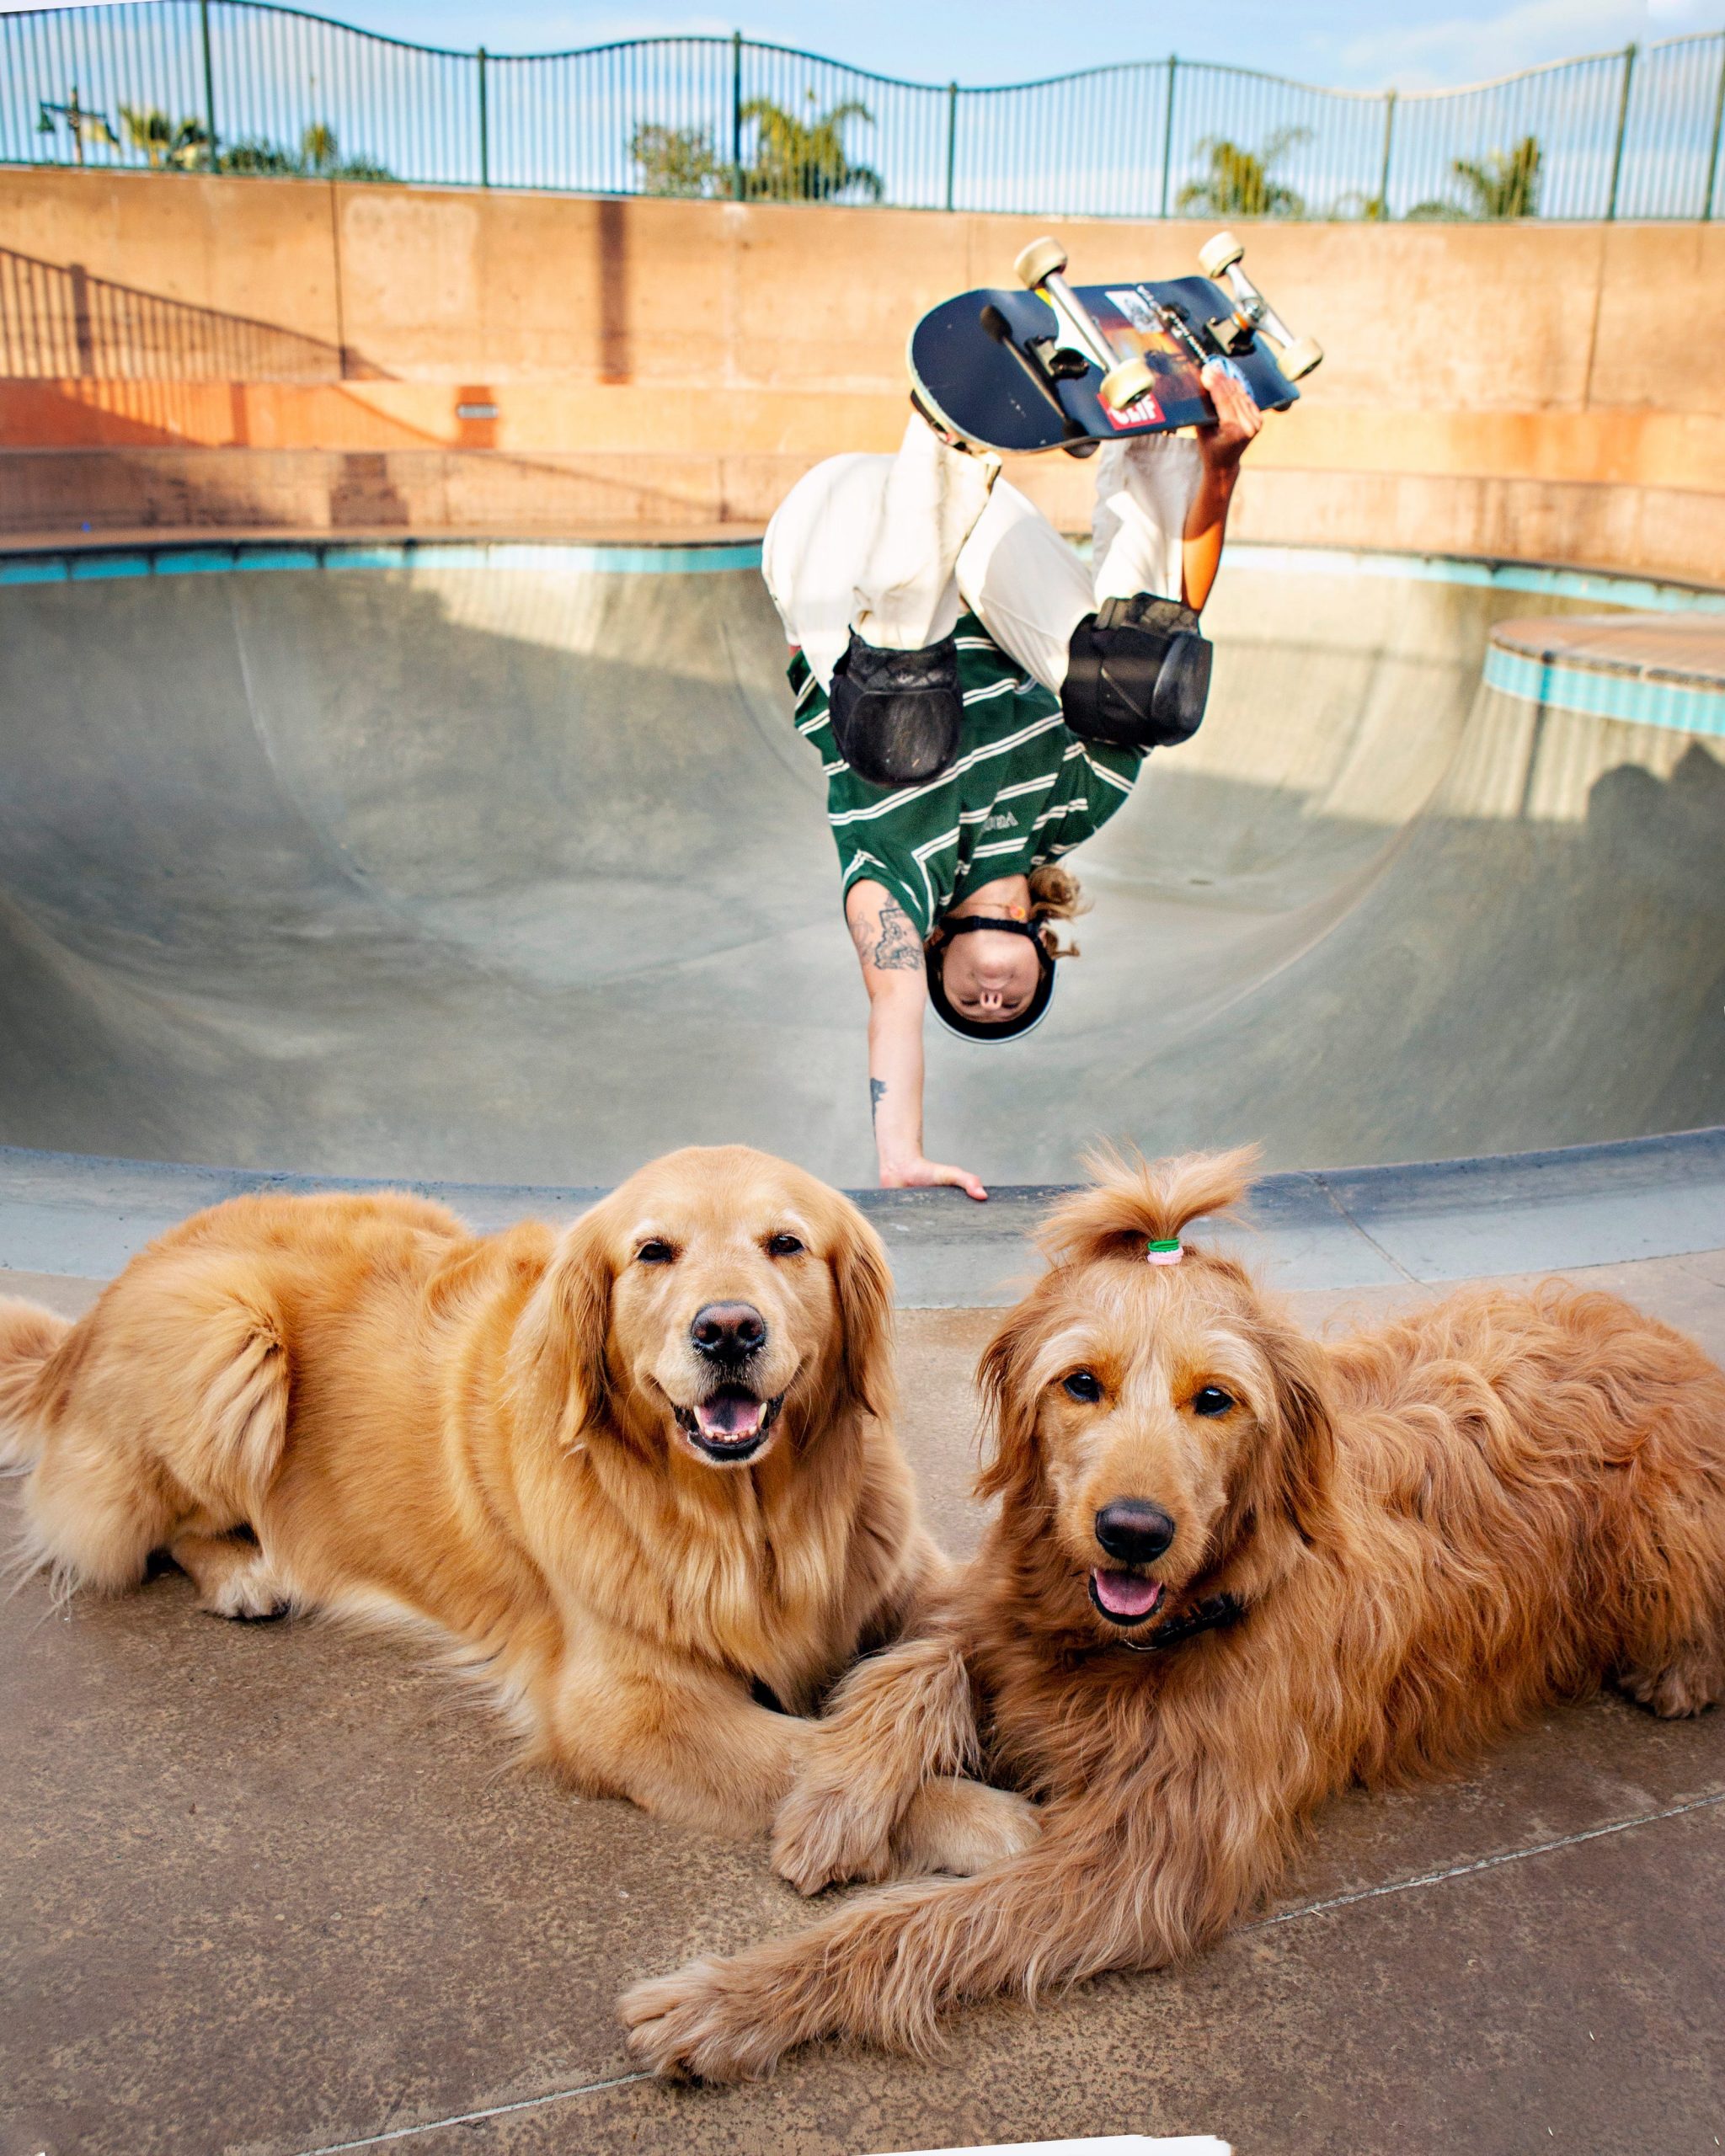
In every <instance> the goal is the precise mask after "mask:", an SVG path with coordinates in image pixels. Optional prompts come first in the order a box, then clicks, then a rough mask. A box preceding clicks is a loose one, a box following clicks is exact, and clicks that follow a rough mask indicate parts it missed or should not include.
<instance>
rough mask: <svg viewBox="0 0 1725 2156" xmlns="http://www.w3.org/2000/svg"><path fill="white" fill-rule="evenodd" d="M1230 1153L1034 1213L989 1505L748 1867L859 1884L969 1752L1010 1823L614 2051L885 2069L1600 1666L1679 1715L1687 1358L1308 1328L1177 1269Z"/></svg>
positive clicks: (1133, 1178) (1170, 1165)
mask: <svg viewBox="0 0 1725 2156" xmlns="http://www.w3.org/2000/svg"><path fill="white" fill-rule="evenodd" d="M1251 1161H1252V1155H1251V1154H1250V1153H1235V1154H1227V1155H1220V1156H1217V1157H1213V1158H1207V1159H1206V1158H1201V1157H1193V1158H1187V1159H1184V1160H1178V1161H1168V1162H1164V1163H1162V1164H1160V1165H1158V1166H1153V1167H1148V1168H1146V1167H1142V1166H1137V1167H1133V1168H1127V1167H1125V1166H1120V1165H1119V1164H1118V1163H1114V1164H1104V1165H1103V1167H1102V1168H1101V1170H1100V1174H1101V1181H1100V1187H1097V1188H1095V1189H1092V1190H1091V1191H1088V1192H1087V1193H1083V1194H1082V1195H1080V1196H1078V1197H1076V1198H1072V1199H1071V1200H1070V1201H1069V1202H1067V1203H1065V1204H1063V1205H1062V1206H1061V1207H1060V1209H1058V1210H1057V1211H1056V1212H1055V1214H1054V1215H1053V1217H1052V1219H1051V1221H1050V1223H1049V1226H1048V1228H1047V1230H1046V1234H1045V1237H1044V1247H1045V1250H1046V1253H1047V1255H1048V1257H1049V1260H1050V1269H1049V1271H1048V1273H1046V1274H1045V1276H1044V1278H1042V1279H1041V1281H1040V1282H1039V1284H1038V1285H1037V1286H1036V1287H1034V1288H1033V1289H1032V1291H1031V1292H1030V1293H1029V1294H1028V1295H1027V1296H1026V1297H1025V1299H1023V1301H1022V1302H1021V1303H1020V1304H1019V1305H1017V1308H1016V1309H1015V1310H1012V1311H1011V1312H1010V1313H1009V1315H1007V1318H1006V1320H1005V1321H1004V1323H1003V1324H1002V1325H1001V1327H1000V1330H999V1331H998V1332H997V1333H996V1336H995V1337H994V1340H993V1342H992V1343H991V1345H990V1347H989V1348H988V1349H987V1350H986V1352H985V1355H984V1358H983V1362H982V1368H981V1378H982V1382H983V1385H984V1388H985V1394H986V1396H987V1397H988V1400H989V1401H990V1402H991V1408H992V1415H993V1421H994V1427H995V1432H996V1444H995V1448H994V1450H993V1452H992V1454H991V1459H990V1461H989V1464H988V1465H987V1467H986V1469H985V1472H984V1474H983V1476H982V1481H981V1487H982V1490H983V1491H984V1492H985V1493H986V1494H988V1495H990V1496H992V1497H997V1498H998V1499H999V1500H1000V1511H999V1514H998V1517H997V1518H996V1520H995V1522H994V1523H993V1524H992V1526H991V1529H990V1531H989V1533H988V1534H987V1537H986V1540H985V1543H984V1545H983V1547H982V1550H981V1552H980V1555H979V1556H978V1557H977V1558H976V1560H975V1562H974V1563H973V1564H972V1565H971V1566H969V1568H968V1570H967V1572H965V1574H964V1577H963V1578H962V1580H961V1581H960V1582H959V1584H958V1586H957V1588H956V1589H955V1591H954V1592H953V1593H952V1594H951V1596H950V1597H949V1598H948V1600H947V1601H946V1603H945V1604H944V1606H943V1610H942V1612H941V1614H940V1615H939V1616H938V1618H937V1620H936V1621H935V1623H934V1624H933V1625H932V1627H931V1628H930V1630H929V1632H928V1635H927V1636H926V1637H924V1638H921V1639H919V1640H916V1641H905V1643H903V1644H901V1645H900V1646H896V1647H895V1648H893V1649H892V1650H890V1651H889V1652H886V1653H884V1654H883V1655H881V1656H880V1657H879V1658H877V1659H875V1660H873V1661H872V1662H866V1663H864V1664H863V1666H862V1667H861V1668H858V1669H857V1671H856V1672H855V1673H853V1675H852V1677H851V1678H850V1679H849V1680H848V1682H847V1683H846V1685H845V1686H844V1687H843V1688H842V1689H841V1692H840V1693H839V1694H838V1695H837V1698H836V1712H835V1713H834V1716H833V1717H832V1719H831V1721H830V1722H829V1723H828V1724H826V1725H824V1726H823V1728H822V1732H821V1737H820V1742H818V1743H817V1744H816V1746H815V1747H814V1748H813V1749H812V1750H811V1752H810V1753H809V1756H808V1760H807V1764H806V1765H805V1768H804V1774H803V1777H802V1779H801V1780H800V1782H799V1784H798V1787H797V1788H796V1790H794V1792H793V1795H792V1796H791V1797H790V1798H789V1800H788V1802H787V1804H786V1805H785V1806H784V1807H783V1809H782V1812H781V1813H780V1815H779V1817H778V1820H777V1834H776V1855H777V1862H778V1865H779V1867H780V1869H781V1870H782V1871H783V1872H784V1874H785V1876H787V1877H788V1878H789V1879H790V1880H791V1881H793V1883H794V1884H795V1885H796V1886H798V1887H800V1888H802V1889H803V1890H804V1892H811V1893H812V1892H814V1891H815V1890H817V1889H818V1888H820V1887H823V1886H825V1885H826V1884H827V1883H828V1882H829V1881H834V1880H841V1879H847V1878H857V1877H861V1878H864V1879H872V1878H878V1877H879V1876H883V1874H884V1873H885V1872H886V1871H887V1870H889V1861H888V1852H889V1847H890V1844H891V1840H892V1837H893V1833H894V1831H895V1822H896V1820H897V1819H898V1817H899V1816H900V1814H901V1812H902V1811H903V1808H904V1807H905V1806H906V1805H907V1804H909V1803H911V1801H913V1800H914V1796H915V1793H916V1790H917V1789H918V1788H919V1787H920V1786H921V1783H922V1782H923V1780H924V1779H925V1778H926V1777H927V1776H929V1775H932V1774H953V1773H954V1772H956V1771H958V1770H959V1769H961V1768H963V1767H964V1766H966V1765H969V1764H975V1763H979V1762H980V1763H985V1764H986V1765H987V1767H988V1768H989V1769H990V1770H991V1772H992V1773H993V1774H995V1775H996V1776H997V1777H999V1778H1000V1779H1001V1780H1003V1781H1005V1782H1007V1783H1009V1784H1011V1785H1012V1786H1013V1787H1014V1788H1016V1789H1017V1790H1021V1791H1023V1792H1025V1793H1027V1794H1028V1795H1029V1796H1032V1797H1033V1798H1035V1799H1036V1800H1037V1801H1038V1803H1039V1806H1040V1809H1041V1820H1042V1828H1043V1831H1042V1833H1041V1836H1040V1838H1039V1840H1037V1841H1036V1842H1034V1843H1033V1844H1032V1845H1030V1846H1029V1847H1028V1848H1027V1849H1025V1850H1023V1852H1022V1853H1021V1854H1018V1855H1017V1856H1015V1857H1013V1858H1011V1859H1008V1860H1005V1861H1002V1862H1001V1863H998V1864H996V1865H995V1866H993V1867H992V1868H991V1870H988V1871H986V1872H985V1873H984V1874H983V1875H982V1876H979V1877H975V1878H970V1879H965V1880H953V1881H941V1882H926V1883H918V1884H916V1885H914V1886H901V1887H893V1888H890V1889H889V1890H888V1891H887V1892H884V1893H882V1894H877V1895H872V1896H864V1897H862V1898H860V1899H858V1900H857V1901H854V1902H852V1903H850V1904H849V1905H848V1906H846V1907H845V1908H842V1909H841V1910H840V1911H839V1912H838V1913H836V1914H834V1915H833V1916H831V1917H830V1918H829V1919H827V1920H826V1921H825V1923H823V1924H819V1925H817V1926H816V1927H815V1928H814V1929H812V1930H809V1931H805V1932H804V1933H802V1934H801V1935H794V1936H793V1937H791V1938H789V1939H787V1940H782V1941H780V1942H776V1943H773V1944H770V1945H762V1946H760V1947H757V1948H756V1949H754V1950H753V1951H750V1952H746V1953H744V1954H742V1955H740V1956H737V1957H735V1958H734V1959H731V1960H728V1961H697V1962H695V1963H693V1964H692V1965H691V1966H690V1967H687V1968H686V1969H684V1970H682V1971H681V1972H678V1973H677V1974H676V1975H674V1976H671V1977H668V1978H666V1979H665V1980H663V1981H660V1982H654V1983H645V1984H642V1985H638V1986H637V1987H636V1988H634V1989H633V1991H631V1992H630V1993H628V1994H627V1996H626V1997H625V1999H624V2001H623V2009H622V2010H623V2015H624V2019H625V2020H626V2022H627V2023H628V2026H629V2030H630V2039H629V2041H630V2045H631V2047H632V2049H633V2052H634V2053H635V2055H636V2056H637V2057H638V2058H640V2059H642V2060H643V2061H645V2062H647V2063H650V2064H651V2065H652V2066H654V2067H656V2068H659V2069H660V2070H661V2071H663V2072H668V2073H669V2072H681V2073H689V2074H693V2075H697V2076H701V2077H704V2078H710V2079H728V2078H731V2077H734V2076H742V2075H753V2074H760V2073H766V2072H767V2071H770V2069H771V2068H772V2065H773V2064H774V2063H775V2061H776V2060H777V2058H778V2057H779V2056H780V2054H781V2053H782V2052H784V2051H785V2050H786V2049H787V2047H789V2046H791V2045H793V2044H798V2043H802V2042H804V2041H807V2040H809V2038H812V2037H819V2036H841V2035H842V2036H861V2037H864V2038H867V2039H869V2040H871V2041H874V2042H878V2043H883V2044H888V2045H892V2046H897V2047H913V2048H916V2047H924V2046H926V2045H927V2044H928V2042H929V2041H930V2040H931V2037H932V2033H933V2031H934V2028H935V2025H936V2020H937V2016H938V2015H940V2014H941V2013H942V2012H943V2009H948V2008H950V2007H953V2006H954V2005H956V2004H959V2002H961V2001H963V2000H966V1999H980V1998H982V1997H984V1996H985V1995H987V1994H990V1993H997V1992H1002V1991H1007V1990H1011V1991H1016V1992H1017V1993H1022V1994H1025V1995H1028V1996H1034V1994H1035V1993H1037V1992H1039V1990H1041V1989H1042V1988H1044V1987H1048V1986H1050V1985H1060V1984H1063V1983H1071V1982H1073V1981H1076V1980H1078V1979H1081V1978H1083V1977H1090V1976H1093V1975H1096V1974H1097V1973H1099V1972H1101V1971H1103V1970H1107V1969H1149V1968H1155V1967H1160V1966H1162V1965H1164V1964H1167V1963H1168V1962H1171V1961H1175V1960H1177V1959H1178V1958H1179V1957H1182V1956H1187V1955H1189V1954H1190V1953H1192V1952H1193V1951H1194V1949H1196V1948H1198V1947H1200V1946H1202V1945H1204V1943H1205V1942H1206V1941H1208V1940H1214V1939H1215V1937H1216V1936H1217V1935H1218V1934H1219V1933H1220V1932H1221V1931H1223V1930H1224V1929H1225V1928H1226V1926H1228V1925H1229V1924H1231V1923H1232V1922H1233V1921H1234V1920H1235V1919H1237V1918H1238V1917H1240V1916H1241V1915H1242V1913H1244V1912H1246V1911H1248V1910H1250V1909H1252V1908H1253V1907H1254V1905H1256V1904H1258V1903H1261V1902H1262V1900H1263V1897H1264V1896H1265V1894H1266V1893H1267V1892H1268V1890H1269V1889H1270V1888H1271V1887H1273V1886H1274V1882H1275V1881H1276V1880H1277V1878H1278V1876H1279V1874H1280V1873H1281V1871H1282V1870H1283V1868H1284V1864H1285V1863H1286V1861H1287V1860H1288V1858H1289V1856H1290V1852H1291V1850H1292V1849H1293V1847H1294V1845H1295V1842H1296V1839H1297V1838H1298V1834H1299V1830H1300V1826H1301V1824H1302V1822H1305V1821H1306V1819H1307V1818H1308V1817H1310V1815H1311V1813H1312V1812H1314V1811H1315V1810H1316V1807H1317V1806H1319V1805H1320V1804H1321V1803H1322V1801H1323V1800H1324V1799H1325V1798H1327V1797H1328V1796H1332V1795H1333V1794H1334V1793H1335V1792H1337V1791H1338V1790H1342V1789H1344V1788H1346V1787H1347V1786H1348V1785H1350V1784H1352V1783H1354V1782H1360V1783H1364V1784H1366V1785H1378V1786H1382V1785H1387V1784H1391V1783H1397V1782H1405V1781H1408V1780H1413V1779H1416V1778H1418V1777H1420V1776H1425V1775H1431V1774H1440V1773H1442V1772H1444V1771H1445V1770H1446V1769H1453V1768H1454V1767H1455V1766H1456V1765H1458V1764H1461V1763H1463V1762H1465V1761H1466V1760H1468V1759H1470V1758H1471V1757H1472V1756H1473V1755H1474V1754H1475V1753H1477V1750H1478V1748H1480V1747H1481V1746H1482V1745H1484V1744H1486V1743H1487V1742H1489V1741H1490V1740H1492V1739H1493V1738H1494V1737H1499V1736H1501V1735H1503V1733H1504V1732H1507V1731H1509V1730H1512V1729H1514V1727H1516V1726H1517V1725H1518V1724H1524V1723H1525V1722H1527V1721H1529V1720H1530V1718H1531V1717H1533V1716H1535V1715H1536V1714H1537V1713H1538V1712H1539V1710H1541V1708H1543V1707H1544V1706H1545V1705H1546V1704H1547V1703H1548V1702H1551V1701H1555V1700H1571V1699H1574V1698H1576V1697H1578V1696H1579V1695H1581V1694H1585V1693H1586V1692H1588V1691H1589V1689H1592V1688H1594V1686H1596V1685H1597V1684H1599V1682H1600V1680H1601V1679H1603V1678H1607V1677H1611V1678H1616V1681H1617V1682H1618V1683H1619V1684H1621V1685H1622V1686H1623V1687H1624V1689H1626V1691H1628V1692H1629V1693H1630V1694H1632V1696H1633V1697H1634V1698H1636V1699H1637V1700H1642V1701H1644V1702H1645V1703H1646V1704H1647V1705H1648V1706H1650V1707H1651V1708H1652V1709H1653V1711H1654V1712H1655V1713H1657V1714H1661V1715H1688V1714H1695V1713H1697V1712H1699V1711H1700V1710H1701V1708H1703V1707H1704V1706H1706V1705H1707V1704H1708V1702H1709V1701H1711V1700H1715V1699H1717V1697H1718V1696H1719V1694H1720V1692H1721V1689H1722V1687H1725V1373H1722V1372H1721V1371H1720V1370H1719V1369H1718V1368H1717V1366H1716V1365H1715V1364H1712V1363H1711V1362H1710V1361H1709V1360H1708V1359H1707V1358H1706V1356H1705V1355H1703V1354H1702V1353H1701V1350H1700V1349H1699V1348H1696V1346H1694V1345H1693V1343H1692V1342H1690V1341H1688V1340H1685V1338H1684V1337H1682V1336H1681V1335H1680V1334H1679V1333H1676V1332H1674V1331H1670V1330H1669V1328H1668V1327H1667V1326H1663V1325H1660V1324H1657V1323H1655V1322H1654V1321H1652V1320H1650V1319H1648V1318H1643V1317H1641V1316H1639V1315H1637V1313H1636V1312H1635V1311H1633V1310H1630V1309H1628V1308H1627V1307H1626V1305H1624V1304H1622V1303H1621V1302H1618V1301H1616V1300H1615V1299H1613V1298H1611V1297H1610V1296H1607V1295H1603V1294H1584V1293H1581V1292H1578V1291H1577V1290H1576V1289H1573V1288H1571V1287H1568V1286H1566V1285H1564V1284H1563V1283H1557V1282H1553V1283H1548V1284H1547V1285H1546V1286H1545V1287H1544V1288H1543V1289H1541V1290H1540V1291H1539V1292H1538V1293H1537V1294H1532V1295H1522V1294H1509V1293H1507V1292H1503V1291H1499V1290H1495V1289H1489V1288H1486V1289H1470V1290H1466V1291H1464V1292H1463V1293H1461V1294H1456V1295H1454V1296H1452V1297H1450V1299H1448V1300H1446V1301H1443V1302H1439V1303H1438V1304H1436V1305H1434V1306H1433V1307H1431V1308H1429V1309H1426V1310H1420V1311H1418V1312H1417V1313H1416V1314H1414V1315H1411V1316H1406V1317H1398V1318H1396V1319H1394V1320H1392V1321H1391V1322H1389V1323H1388V1324H1386V1325H1383V1326H1379V1327H1376V1328H1375V1329H1373V1330H1370V1331H1362V1332H1359V1333H1357V1334H1355V1335H1354V1336H1353V1337H1348V1338H1345V1339H1343V1340H1341V1341H1339V1342H1337V1343H1336V1344H1334V1345H1320V1344H1318V1343H1316V1342H1313V1341H1312V1340H1311V1339H1309V1338H1307V1337H1304V1336H1303V1335H1302V1334H1301V1333H1300V1331H1297V1330H1296V1329H1295V1326H1294V1325H1293V1324H1292V1323H1291V1322H1290V1320H1289V1319H1288V1318H1287V1317H1286V1316H1285V1315H1284V1314H1283V1313H1282V1312H1281V1311H1280V1310H1278V1309H1277V1307H1276V1306H1275V1305H1274V1303H1272V1302H1271V1301H1269V1300H1268V1299H1266V1298H1265V1296H1264V1295H1263V1294H1261V1293H1259V1291H1258V1289H1256V1288H1255V1287H1254V1285H1253V1284H1252V1280H1251V1278H1250V1277H1249V1276H1248V1274H1247V1273H1246V1272H1245V1271H1244V1270H1243V1269H1242V1267H1241V1266H1239V1265H1238V1264H1236V1262H1234V1260H1233V1259H1232V1258H1231V1257H1226V1256H1224V1255H1220V1254H1218V1253H1217V1252H1215V1251H1213V1250H1206V1249H1204V1248H1203V1247H1194V1246H1191V1245H1187V1246H1184V1247H1182V1244H1181V1237H1182V1230H1183V1229H1184V1228H1185V1226H1186V1225H1187V1223H1188V1221H1189V1220H1191V1219H1194V1218H1195V1217H1196V1216H1197V1215H1199V1214H1208V1213H1212V1212H1215V1211H1216V1210H1218V1209H1222V1208H1225V1207H1226V1206H1228V1205H1229V1204H1231V1203H1233V1202H1234V1201H1235V1200H1236V1199H1237V1198H1239V1197H1240V1196H1241V1194H1242V1190H1243V1187H1244V1184H1245V1179H1246V1175H1247V1170H1248V1168H1249V1166H1250V1164H1251ZM1158 1246H1161V1247H1158ZM1147 1260H1148V1262H1146V1261H1147Z"/></svg>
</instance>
